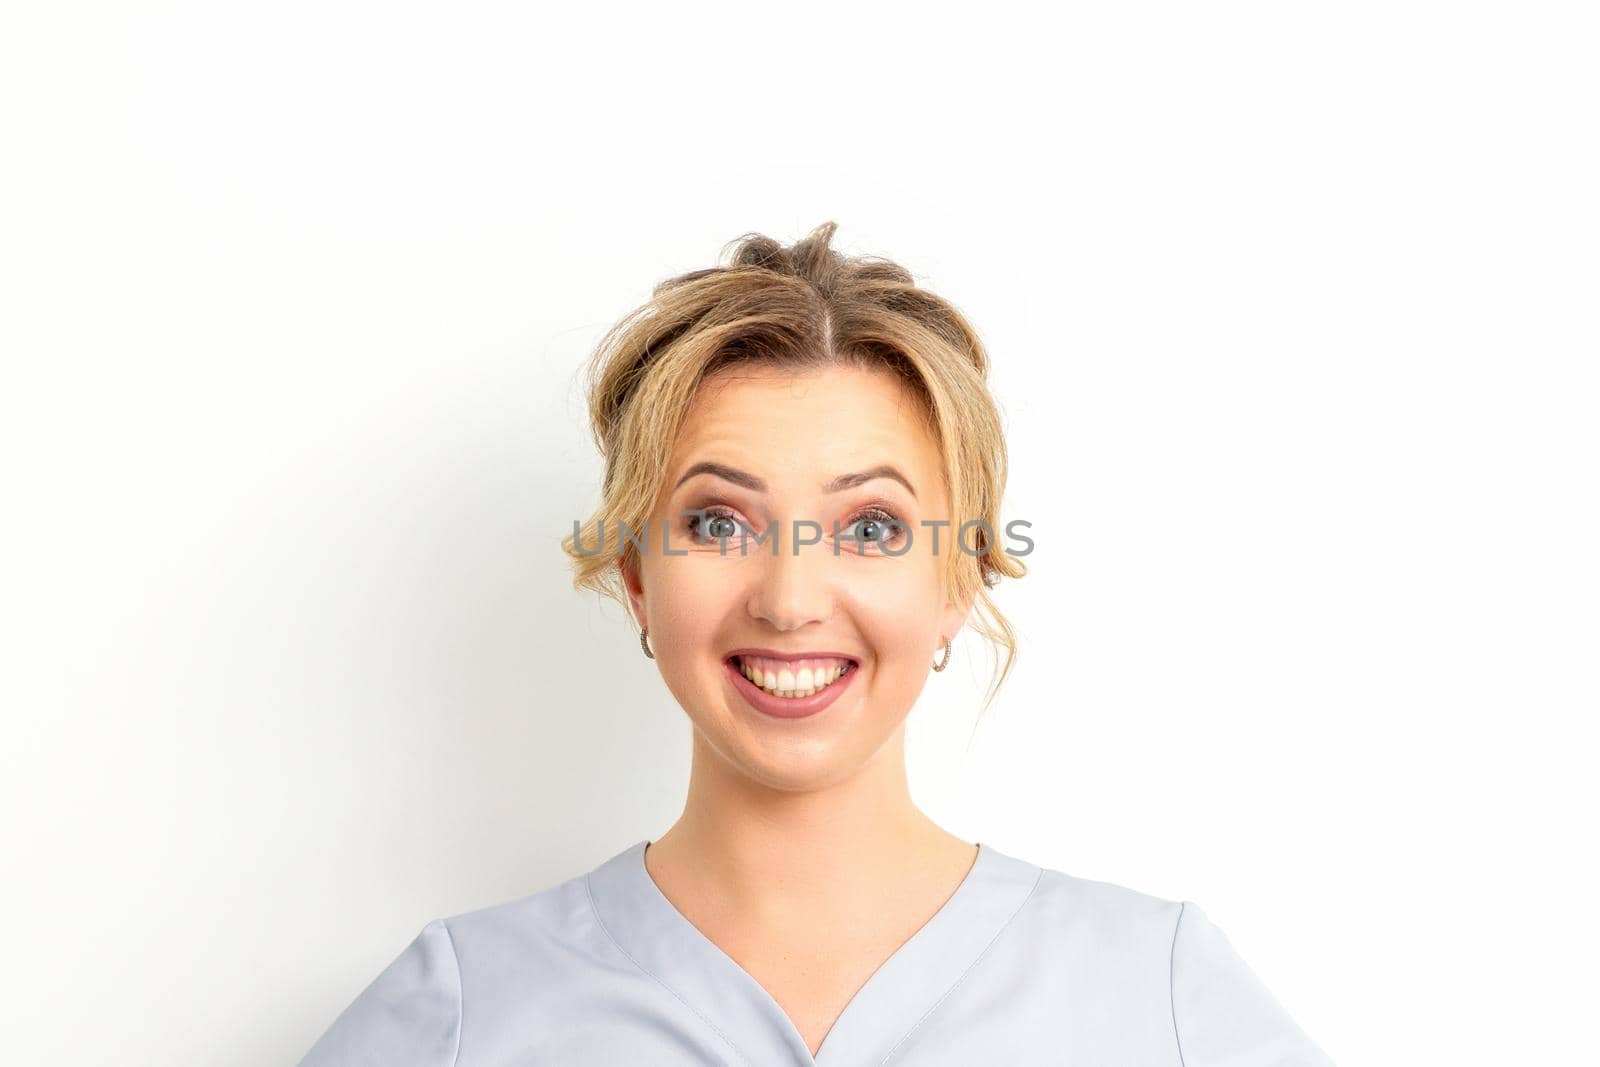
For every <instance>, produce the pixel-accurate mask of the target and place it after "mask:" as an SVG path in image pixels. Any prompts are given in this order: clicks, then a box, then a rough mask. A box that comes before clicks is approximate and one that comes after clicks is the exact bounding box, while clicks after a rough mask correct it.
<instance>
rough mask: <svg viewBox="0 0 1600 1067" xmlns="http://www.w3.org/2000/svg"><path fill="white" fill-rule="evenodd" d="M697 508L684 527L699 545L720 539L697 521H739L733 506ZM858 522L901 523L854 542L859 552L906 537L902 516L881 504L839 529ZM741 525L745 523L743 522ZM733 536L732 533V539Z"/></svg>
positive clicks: (894, 544)
mask: <svg viewBox="0 0 1600 1067" xmlns="http://www.w3.org/2000/svg"><path fill="white" fill-rule="evenodd" d="M696 510H697V511H698V512H700V514H697V515H689V516H687V517H686V518H685V520H684V529H685V530H686V531H687V532H688V533H689V534H690V536H692V537H694V539H695V543H696V544H699V545H711V544H715V543H716V542H717V541H718V540H719V539H718V538H715V537H713V538H710V539H709V540H707V539H703V538H701V536H700V534H699V528H698V527H697V526H696V524H697V523H699V522H706V523H709V522H710V521H711V520H712V519H733V520H734V521H735V522H738V517H737V516H736V515H735V514H734V513H733V510H732V509H731V508H728V507H724V506H723V505H721V504H708V505H705V506H703V507H700V508H697V509H696ZM858 522H876V523H879V524H880V525H882V524H884V523H889V522H897V523H901V525H899V526H890V527H888V534H889V536H888V537H887V538H879V539H878V540H876V541H861V542H852V543H859V544H860V545H861V546H862V548H860V549H858V550H857V552H858V554H864V553H865V551H866V549H865V546H867V545H874V544H876V545H888V546H889V547H891V548H897V547H899V545H900V544H901V543H902V542H903V541H904V540H905V538H906V528H905V524H904V520H902V519H901V518H900V516H898V515H896V514H894V513H893V512H891V511H888V510H887V509H885V508H883V507H882V506H880V505H877V504H870V505H868V506H866V507H864V508H862V509H860V510H859V511H857V512H856V513H855V514H854V515H852V516H850V521H849V522H847V523H845V524H844V525H843V526H841V527H840V528H839V529H840V530H841V531H843V530H848V529H849V528H850V527H852V526H854V525H855V524H856V523H858ZM740 525H743V524H742V523H741V524H740ZM841 536H842V535H841ZM731 538H732V535H730V540H731Z"/></svg>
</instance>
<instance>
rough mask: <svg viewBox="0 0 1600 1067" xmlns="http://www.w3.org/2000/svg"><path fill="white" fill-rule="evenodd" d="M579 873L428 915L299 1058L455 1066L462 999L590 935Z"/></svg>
mask: <svg viewBox="0 0 1600 1067" xmlns="http://www.w3.org/2000/svg"><path fill="white" fill-rule="evenodd" d="M586 877H587V876H586V875H579V876H576V877H574V878H569V879H568V880H566V881H565V882H562V883H560V884H558V885H553V886H551V887H549V888H547V889H543V890H540V891H539V892H536V893H531V894H527V895H525V896H521V897H516V898H512V899H509V900H505V901H502V902H499V903H496V904H491V905H488V906H486V907H480V908H475V909H473V910H470V911H463V912H458V913H456V914H452V915H447V916H443V917H440V918H435V919H431V920H429V921H427V922H426V923H425V924H424V925H423V926H422V928H421V930H420V931H419V932H418V933H417V934H416V935H415V936H414V937H413V938H412V939H411V941H410V943H409V944H407V945H406V946H405V947H404V948H403V949H401V951H400V952H399V954H398V955H397V956H395V957H394V958H393V959H392V960H391V962H390V963H389V964H388V965H387V966H386V967H384V969H383V970H382V971H381V972H380V973H379V974H378V975H377V977H376V978H374V979H372V981H371V982H370V983H369V984H368V985H367V986H366V988H364V989H363V990H361V992H360V993H359V994H358V995H357V996H356V998H355V999H354V1000H353V1001H352V1002H350V1003H349V1005H348V1006H347V1007H345V1009H344V1010H343V1011H342V1012H340V1014H339V1015H338V1016H337V1017H336V1018H335V1019H334V1021H333V1023H332V1024H331V1025H330V1026H329V1027H328V1028H327V1030H326V1031H324V1032H323V1034H322V1036H321V1037H320V1038H319V1039H318V1040H317V1042H316V1044H315V1045H313V1046H312V1048H311V1050H310V1052H309V1053H307V1055H306V1056H305V1058H304V1059H302V1060H301V1061H300V1067H355V1065H357V1064H361V1065H366V1064H383V1065H384V1067H454V1064H455V1063H456V1059H457V1056H458V1053H459V1049H460V1047H461V1025H462V1019H463V1016H464V1014H465V1012H464V1010H463V1002H464V1001H466V1000H474V999H481V998H482V997H484V996H489V997H494V996H496V995H499V994H502V993H507V992H511V993H514V992H516V990H517V989H518V986H517V983H518V982H519V981H526V980H528V979H529V976H534V975H537V974H538V973H539V971H540V968H537V967H533V968H530V967H528V966H527V963H528V961H529V960H539V959H543V960H554V959H558V958H561V957H562V956H563V954H564V949H566V948H569V947H570V943H571V942H572V941H573V940H575V939H581V938H583V937H585V936H588V931H589V930H590V929H591V927H592V912H591V911H590V909H589V905H588V892H587V886H586Z"/></svg>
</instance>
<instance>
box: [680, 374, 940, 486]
mask: <svg viewBox="0 0 1600 1067" xmlns="http://www.w3.org/2000/svg"><path fill="white" fill-rule="evenodd" d="M706 459H711V460H717V461H719V462H723V463H729V464H732V465H734V466H738V467H741V468H744V469H746V470H750V471H751V472H752V473H754V474H757V475H759V476H761V477H763V478H766V479H768V480H769V481H770V482H773V483H775V488H776V486H777V485H781V484H785V483H786V482H788V483H791V484H792V485H793V486H794V487H795V488H798V489H804V488H805V487H807V486H810V488H812V489H815V488H816V486H817V485H818V484H820V483H821V482H823V481H826V480H827V479H829V478H832V477H834V476H836V475H839V474H843V473H847V472H850V471H856V470H861V469H864V468H867V467H871V466H876V465H878V464H880V463H889V464H893V465H894V466H897V467H899V468H900V469H901V470H903V471H905V473H906V474H907V476H908V477H910V478H911V480H912V483H913V484H914V485H915V486H916V489H917V495H918V497H919V498H921V499H923V500H931V499H932V498H933V496H934V495H936V494H937V492H938V491H939V490H940V488H941V487H942V481H943V470H942V463H941V460H940V453H939V445H938V441H937V439H936V438H935V437H934V435H933V432H932V430H931V429H930V428H929V427H928V425H927V423H926V419H925V416H924V414H923V410H922V405H921V401H920V400H919V399H918V397H917V395H916V393H915V392H913V391H912V389H911V387H910V386H909V385H907V384H906V383H905V382H903V381H901V380H900V379H899V378H897V377H896V376H895V375H894V374H893V373H891V372H889V371H887V370H880V369H872V368H860V367H827V368H823V369H820V370H815V371H795V370H793V369H787V370H785V369H776V368H767V367H754V366H748V365H746V366H737V367H733V368H730V369H728V370H725V371H722V372H720V373H718V374H716V375H715V376H713V377H712V378H710V379H708V380H707V381H705V382H704V383H702V384H701V386H700V389H699V391H698V392H697V393H696V394H695V397H694V400H693V401H692V402H691V404H690V406H689V410H688V412H687V414H686V417H685V418H684V421H683V425H682V428H681V429H680V430H679V434H678V440H677V443H676V445H675V447H674V449H673V456H672V464H671V466H672V472H673V475H674V478H675V477H676V473H677V472H678V471H681V470H682V469H683V468H685V467H687V466H688V465H689V464H691V463H695V462H698V461H700V460H706ZM924 486H926V487H927V488H924Z"/></svg>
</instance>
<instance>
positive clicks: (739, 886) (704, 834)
mask: <svg viewBox="0 0 1600 1067" xmlns="http://www.w3.org/2000/svg"><path fill="white" fill-rule="evenodd" d="M903 731H904V727H903V725H902V727H901V730H900V731H897V732H896V735H895V736H894V737H893V738H891V739H890V741H889V742H887V743H886V744H885V745H884V746H883V748H882V749H880V750H879V752H878V754H877V756H876V757H874V759H873V760H872V761H870V762H869V763H868V764H867V765H866V766H865V767H864V768H863V769H862V770H861V771H860V772H859V773H857V774H855V775H852V776H851V777H849V778H847V779H845V780H842V781H839V782H836V783H832V784H829V785H827V786H825V787H822V788H817V789H811V790H782V789H774V788H772V787H770V786H766V785H763V784H762V783H760V782H756V781H754V780H752V779H751V778H750V777H749V776H748V775H745V774H742V773H740V772H739V771H738V770H737V769H735V768H733V767H731V766H729V765H728V764H727V763H726V761H724V760H723V759H722V757H720V756H718V755H717V754H716V753H715V752H714V751H713V750H712V749H711V748H710V747H709V746H708V745H707V744H706V743H705V741H704V740H703V739H702V738H701V736H700V734H699V733H698V731H697V732H696V733H695V738H694V758H693V763H692V766H691V771H690V781H689V792H688V797H687V799H686V801H685V804H684V810H683V814H682V815H681V816H680V817H679V819H678V821H677V822H675V823H674V824H673V825H672V827H671V828H670V829H668V830H667V831H666V832H665V833H664V834H662V835H661V836H660V837H659V838H658V839H657V840H655V841H653V842H652V843H651V844H650V847H649V849H648V852H647V859H648V865H649V866H650V868H651V869H652V870H653V871H654V872H657V873H659V874H660V875H662V876H663V877H664V878H666V879H667V880H669V881H672V882H674V883H676V884H677V885H678V886H680V887H685V886H691V885H692V886H693V887H694V889H695V891H696V892H697V893H700V894H707V895H712V896H715V897H716V898H718V899H719V903H720V905H721V906H723V907H728V908H733V909H737V910H739V911H741V912H745V913H747V914H748V913H750V912H763V911H768V910H769V909H771V910H772V911H774V912H777V911H780V910H782V909H789V908H793V907H797V906H804V907H805V908H807V909H808V910H810V911H812V912H813V913H815V912H817V911H819V910H821V911H824V912H826V911H828V910H848V909H851V908H855V907H859V906H860V903H861V902H862V901H864V900H872V899H874V898H875V897H877V898H880V899H881V895H882V893H883V892H884V890H885V889H886V888H889V887H900V888H901V889H902V890H904V891H910V892H915V891H916V888H915V887H917V886H922V885H928V884H934V885H937V884H945V883H948V882H949V881H950V878H951V875H952V872H956V874H957V876H959V873H960V872H963V871H965V869H966V867H967V865H969V864H970V862H971V860H972V858H973V855H974V851H973V846H972V845H971V844H969V843H968V842H965V841H962V840H961V839H960V838H958V837H955V836H954V835H952V834H950V833H947V832H946V831H945V830H943V829H941V828H940V827H939V826H938V825H937V824H936V823H934V821H933V820H932V819H930V818H929V817H928V816H927V815H925V814H924V813H923V812H922V811H921V809H919V808H918V807H917V806H916V805H915V804H914V803H913V802H912V800H911V792H910V788H909V786H908V783H907V778H906V770H905V742H904V732H903ZM891 891H893V890H891Z"/></svg>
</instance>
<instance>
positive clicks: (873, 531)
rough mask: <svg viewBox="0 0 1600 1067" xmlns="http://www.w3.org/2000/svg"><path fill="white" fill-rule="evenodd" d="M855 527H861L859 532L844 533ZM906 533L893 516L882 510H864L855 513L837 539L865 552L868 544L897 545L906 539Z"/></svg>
mask: <svg viewBox="0 0 1600 1067" xmlns="http://www.w3.org/2000/svg"><path fill="white" fill-rule="evenodd" d="M857 526H859V527H861V529H860V532H858V533H854V534H852V533H848V532H846V531H848V530H850V529H852V528H854V527H857ZM906 533H907V531H906V527H905V525H904V524H903V523H902V522H901V521H900V520H899V519H897V518H896V517H895V516H893V515H891V514H889V513H888V512H887V511H884V510H883V509H882V508H866V509H864V510H862V511H860V512H857V513H856V515H855V517H854V518H853V519H851V521H850V525H849V526H846V527H845V528H844V530H841V531H840V533H839V538H840V539H841V540H846V541H854V542H856V543H857V544H859V545H860V546H861V550H862V551H865V550H866V546H867V545H870V544H877V545H899V544H900V543H901V542H902V541H904V540H905V539H906Z"/></svg>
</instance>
